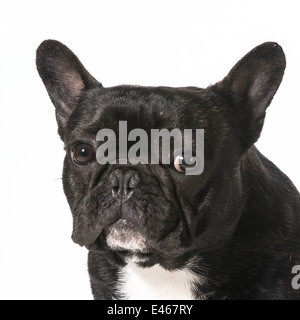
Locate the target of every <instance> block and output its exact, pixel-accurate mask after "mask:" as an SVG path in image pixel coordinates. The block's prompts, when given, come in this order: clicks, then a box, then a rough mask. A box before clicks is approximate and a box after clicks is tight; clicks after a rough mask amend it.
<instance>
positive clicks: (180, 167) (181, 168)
mask: <svg viewBox="0 0 300 320" xmlns="http://www.w3.org/2000/svg"><path fill="white" fill-rule="evenodd" d="M189 160H190V161H189V163H191V164H189V163H186V162H185V159H184V157H183V156H182V155H178V156H177V157H176V158H175V160H174V167H175V169H176V170H177V171H178V172H185V170H186V168H191V167H194V166H195V158H194V157H191V158H190V159H189Z"/></svg>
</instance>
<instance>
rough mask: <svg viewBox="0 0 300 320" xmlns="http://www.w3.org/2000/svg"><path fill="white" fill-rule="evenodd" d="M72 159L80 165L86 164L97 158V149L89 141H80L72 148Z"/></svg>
mask: <svg viewBox="0 0 300 320" xmlns="http://www.w3.org/2000/svg"><path fill="white" fill-rule="evenodd" d="M71 154H72V159H73V161H74V162H75V163H76V164H78V165H86V164H88V163H90V162H92V161H94V160H95V150H94V148H93V147H92V146H91V145H89V144H87V143H79V144H77V145H76V146H75V147H74V148H73V149H72V152H71Z"/></svg>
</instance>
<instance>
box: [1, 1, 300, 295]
mask: <svg viewBox="0 0 300 320" xmlns="http://www.w3.org/2000/svg"><path fill="white" fill-rule="evenodd" d="M297 5H298V6H297ZM299 31H300V19H299V1H296V0H295V1H292V0H285V1H276V0H271V1H266V0H251V1H243V0H236V1H229V0H226V1H224V0H220V1H217V0H210V1H201V0H198V1H189V0H186V1H174V0H172V1H169V0H167V1H166V0H158V1H156V0H151V1H150V0H149V1H143V0H139V1H131V0H122V1H113V0H110V1H99V0H98V1H90V0H86V1H74V0H73V1H63V0H59V1H57V0H51V1H48V0H47V1H32V0H27V1H22V0H19V1H15V0H0V112H1V114H0V139H1V140H0V141H1V145H0V164H1V167H0V174H1V176H0V184H1V185H0V188H1V190H0V200H1V203H0V205H1V207H0V208H1V209H0V210H1V212H0V299H91V298H92V296H91V292H90V287H89V279H88V273H87V250H86V249H84V248H81V247H79V246H78V245H75V244H74V243H73V242H72V241H71V238H70V236H71V230H72V220H71V214H70V212H69V208H68V205H67V202H66V200H65V197H64V194H63V190H62V182H61V171H62V161H63V157H64V151H63V144H62V142H61V141H60V140H59V137H58V135H57V133H56V132H57V128H56V122H55V117H54V107H53V106H52V104H51V102H50V99H49V98H48V96H47V93H46V90H45V88H44V86H43V84H42V81H41V80H40V78H39V76H38V73H37V71H36V68H35V50H36V48H37V47H38V45H39V44H40V43H41V42H42V41H43V40H45V39H56V40H59V41H61V42H63V43H65V44H66V45H67V46H68V47H69V48H71V50H73V51H74V52H75V54H76V55H77V56H78V57H79V58H80V60H81V61H82V62H83V64H84V65H85V66H86V68H87V69H88V70H89V71H90V72H91V73H92V75H93V76H94V77H96V78H97V79H98V80H100V81H101V82H102V83H103V85H104V86H113V85H118V84H140V85H167V86H188V85H195V86H199V87H206V86H207V85H209V84H213V83H215V82H217V81H219V80H221V79H222V78H223V77H224V76H225V75H226V74H227V72H228V71H229V70H230V68H231V67H232V66H233V65H234V64H235V63H236V62H237V61H238V60H239V59H240V58H241V57H242V56H243V55H244V54H246V53H247V52H248V51H249V50H251V49H252V48H253V47H255V46H256V45H259V44H260V43H262V42H265V41H276V42H278V43H279V44H280V45H281V46H282V47H283V49H284V51H285V53H286V57H287V69H286V73H285V76H284V80H283V83H282V85H281V87H280V89H279V91H278V92H277V94H276V97H275V99H274V100H273V102H272V104H271V106H270V108H269V109H268V112H267V118H266V121H265V126H264V129H263V132H262V135H261V138H260V140H259V142H258V143H257V146H258V148H259V149H260V151H262V153H263V154H265V155H266V156H267V157H268V158H270V159H271V160H272V161H273V162H274V163H275V164H276V165H277V166H278V167H279V168H280V169H281V170H283V171H284V172H285V173H286V174H287V175H288V176H289V177H290V178H291V179H292V180H293V182H294V183H295V185H296V186H297V187H298V189H300V170H299V163H300V151H299V141H298V139H299V132H300V128H299V118H300V106H299V100H298V99H299V98H298V97H299V73H300V41H299Z"/></svg>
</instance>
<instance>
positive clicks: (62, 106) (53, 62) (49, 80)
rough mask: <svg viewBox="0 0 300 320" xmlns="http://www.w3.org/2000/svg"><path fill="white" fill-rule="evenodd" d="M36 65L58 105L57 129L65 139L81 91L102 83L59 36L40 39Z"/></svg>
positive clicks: (99, 85) (52, 98) (51, 97)
mask: <svg viewBox="0 0 300 320" xmlns="http://www.w3.org/2000/svg"><path fill="white" fill-rule="evenodd" d="M36 65H37V69H38V72H39V74H40V77H41V78H42V80H43V82H44V85H45V87H46V89H47V91H48V94H49V96H50V99H51V101H52V103H53V104H54V106H55V109H56V120H57V123H58V132H59V134H60V136H61V138H62V139H64V129H65V126H66V124H67V122H68V120H69V117H70V115H71V114H72V113H73V111H74V109H75V108H76V106H77V105H78V100H79V98H80V96H81V94H82V92H83V91H84V90H88V89H92V88H95V87H102V85H101V83H99V82H98V81H97V80H96V79H94V78H93V77H92V76H91V75H90V74H89V72H88V71H87V70H86V69H85V68H84V66H83V65H82V63H81V62H80V61H79V59H78V58H77V56H76V55H75V54H74V53H73V52H72V51H71V50H70V49H69V48H68V47H66V46H65V45H64V44H62V43H60V42H59V41H56V40H45V41H44V42H42V43H41V45H40V46H39V47H38V49H37V52H36Z"/></svg>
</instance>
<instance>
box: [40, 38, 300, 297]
mask: <svg viewBox="0 0 300 320" xmlns="http://www.w3.org/2000/svg"><path fill="white" fill-rule="evenodd" d="M36 64H37V69H38V72H39V75H40V77H41V78H42V81H43V83H44V85H45V87H46V89H47V91H48V94H49V96H50V99H51V101H52V103H53V104H54V106H55V110H56V120H57V124H58V133H59V135H60V137H61V139H62V141H63V142H64V145H65V150H66V156H65V159H64V166H63V188H64V192H65V195H66V198H67V200H68V203H69V206H70V209H71V212H72V215H73V233H72V239H73V241H74V242H75V243H77V244H79V245H80V246H85V247H86V248H87V249H88V250H89V253H88V270H89V275H90V281H91V288H92V293H93V296H94V298H95V299H107V300H109V299H194V300H201V299H218V300H222V299H299V298H300V290H297V288H295V286H293V285H292V283H293V282H292V281H293V279H294V277H295V274H294V273H293V272H292V269H293V267H295V266H298V265H300V195H299V193H298V191H297V189H296V187H295V186H294V185H293V183H292V182H291V181H290V179H289V178H288V177H287V176H286V175H285V174H284V173H282V172H281V171H280V170H279V169H278V168H277V167H276V166H275V165H274V164H273V163H272V162H271V161H269V160H268V159H267V158H266V157H264V156H263V155H262V154H261V153H260V152H259V151H258V150H257V148H256V147H255V145H254V143H255V142H256V141H257V139H258V138H259V136H260V134H261V130H262V128H263V123H264V118H265V113H266V109H267V107H268V106H269V105H270V103H271V101H272V99H273V96H274V95H275V93H276V91H277V89H278V87H279V85H280V83H281V80H282V78H283V75H284V71H285V66H286V61H285V55H284V52H283V50H282V48H281V47H280V46H279V45H278V44H277V43H274V42H266V43H263V44H261V45H259V46H257V47H256V48H254V49H253V50H252V51H250V52H249V53H248V54H246V55H245V56H244V57H243V58H242V59H241V60H240V61H238V62H237V64H236V65H235V66H234V67H233V68H232V69H231V70H230V72H229V73H228V75H227V76H226V77H225V78H224V79H223V80H222V81H220V82H217V83H216V84H214V85H210V86H208V87H207V88H206V89H201V88H196V87H184V88H171V87H143V86H132V85H120V86H115V87H110V88H105V87H104V86H103V85H102V84H101V83H100V82H98V81H97V80H96V79H95V78H94V77H93V76H91V74H90V73H89V72H88V71H87V70H86V69H85V67H84V66H83V65H82V63H81V62H80V61H79V59H78V58H77V56H76V55H75V54H74V53H73V52H71V51H70V49H68V48H67V47H66V46H65V45H64V44H62V43H60V42H58V41H55V40H46V41H44V42H42V44H41V45H40V46H39V47H38V49H37V56H36ZM120 123H122V124H124V123H126V130H127V131H122V132H121V129H120ZM101 129H106V130H108V132H112V133H115V135H116V137H115V138H114V140H113V141H114V142H115V143H116V146H117V148H116V149H114V150H113V151H112V152H110V154H111V153H113V155H114V158H115V161H111V162H109V161H107V163H105V161H104V162H103V163H101V161H100V160H101V159H100V160H99V154H98V151H99V148H101V146H102V147H103V145H105V143H106V142H107V141H108V137H106V138H105V139H106V140H105V139H104V138H103V137H102V138H103V139H98V138H97V137H98V135H99V130H101ZM136 129H139V130H143V132H144V133H146V134H148V136H150V134H151V132H152V131H153V130H154V129H156V130H163V129H166V130H169V131H171V130H173V129H179V130H180V131H181V132H183V131H184V130H185V129H191V130H197V129H201V130H203V132H204V150H203V159H202V161H203V170H201V173H200V174H190V175H188V174H186V172H187V170H188V169H191V168H193V166H195V163H194V162H192V161H191V162H188V161H185V157H184V155H183V154H182V155H181V156H180V157H179V158H178V156H176V154H175V149H174V143H171V142H170V146H169V148H170V153H169V154H170V161H169V163H162V162H161V161H160V160H159V162H158V163H151V162H150V161H149V162H148V163H147V162H142V161H137V162H136V163H131V162H129V161H124V158H123V156H124V155H122V157H121V156H120V147H122V148H123V150H122V153H124V144H122V143H121V141H123V142H124V141H125V140H126V146H125V149H126V150H125V151H128V150H129V148H130V147H132V146H133V145H134V143H133V142H134V141H135V140H134V139H129V138H128V137H126V134H124V132H135V131H134V130H136ZM119 133H120V135H119ZM124 135H125V137H124ZM122 139H123V140H122ZM124 139H125V140H124ZM191 139H192V141H191V145H192V148H194V147H195V145H196V141H195V140H196V138H195V135H193V136H192V138H191ZM137 140H138V139H136V141H137ZM124 143H125V142H124ZM148 148H149V145H148ZM102 149H103V148H102ZM102 149H101V150H102ZM107 149H109V148H108V146H107ZM163 150H164V148H162V146H160V150H159V152H163ZM102 151H103V150H102ZM106 151H107V153H108V152H109V151H111V150H106ZM149 152H150V151H149ZM193 154H194V153H193ZM105 156H106V154H105V152H103V154H102V158H103V157H104V158H105ZM136 156H137V157H138V152H136ZM175 156H176V157H175ZM159 159H161V158H159ZM125 160H126V159H125ZM127 160H128V159H127ZM294 280H295V279H294Z"/></svg>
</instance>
